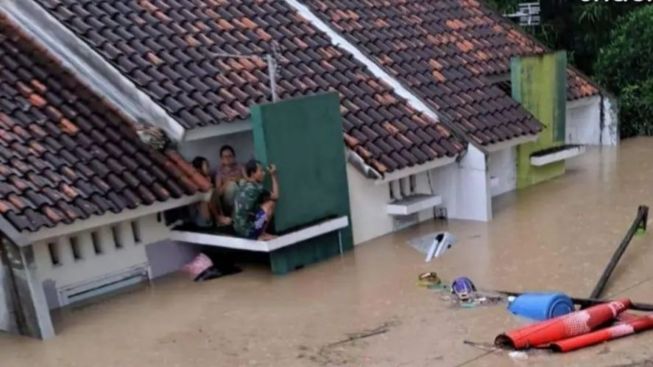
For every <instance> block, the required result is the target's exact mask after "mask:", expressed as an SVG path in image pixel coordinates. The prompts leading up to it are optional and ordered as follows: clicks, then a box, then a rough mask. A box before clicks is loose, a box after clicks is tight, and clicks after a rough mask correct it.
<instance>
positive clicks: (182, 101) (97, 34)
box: [37, 0, 465, 173]
mask: <svg viewBox="0 0 653 367" xmlns="http://www.w3.org/2000/svg"><path fill="white" fill-rule="evenodd" d="M37 2H38V3H39V4H41V5H42V6H43V7H44V8H45V9H47V10H48V11H49V12H50V13H51V14H52V15H54V16H55V17H56V18H57V19H58V20H59V21H61V22H62V23H63V24H65V25H66V26H67V27H68V28H69V29H70V30H72V31H73V32H74V33H75V34H76V35H77V36H79V37H80V38H81V39H83V40H84V41H85V42H86V43H87V44H89V45H90V46H92V47H93V48H94V49H95V50H97V51H98V52H99V53H100V54H101V55H102V56H103V57H104V58H105V59H106V60H108V61H109V62H110V63H112V64H113V65H114V66H115V67H116V68H117V69H118V70H120V71H121V72H122V73H123V74H124V75H126V76H127V77H128V78H130V79H131V80H132V81H133V82H134V84H135V85H137V86H138V87H139V88H141V89H142V90H143V91H145V92H146V93H147V94H148V95H149V96H150V97H151V98H152V99H153V100H154V101H156V102H157V103H158V104H160V105H161V106H163V107H164V108H165V109H167V111H168V113H169V114H171V115H172V116H174V117H175V119H177V120H178V121H179V122H180V123H181V124H182V125H184V126H185V127H186V128H187V129H193V128H196V127H201V126H207V125H212V124H218V123H230V122H235V121H239V120H243V119H247V118H248V117H249V106H251V105H252V104H257V103H261V102H266V101H269V100H270V95H271V91H270V89H269V84H270V83H269V80H268V69H267V64H266V62H265V60H264V56H265V55H266V54H267V53H270V52H271V48H272V45H273V44H274V43H275V42H276V43H277V44H278V45H279V49H280V58H279V60H278V61H279V64H280V68H279V75H278V78H277V84H278V92H279V95H280V97H281V98H291V97H295V96H301V95H310V94H314V93H318V92H323V91H332V90H335V91H338V92H339V93H340V96H341V100H342V103H341V111H342V114H343V117H344V119H343V130H344V138H345V142H346V144H347V146H348V147H349V148H350V149H352V150H353V151H355V152H356V153H357V154H358V155H359V156H361V157H362V158H363V159H364V160H365V162H366V163H367V164H368V165H370V166H372V167H373V168H374V169H376V170H378V171H379V172H381V173H385V172H391V171H394V170H398V169H402V168H405V167H409V166H414V165H419V164H423V163H426V162H428V161H431V160H434V159H437V158H441V157H445V156H449V157H451V156H455V155H456V154H458V153H460V152H461V151H463V150H464V148H465V144H464V143H462V142H461V141H459V140H458V139H456V138H455V137H454V136H453V135H452V134H451V132H450V131H449V129H448V128H446V127H445V126H443V125H442V124H439V123H437V122H435V121H433V120H431V119H429V118H427V117H426V116H423V115H422V114H420V113H418V112H417V111H416V110H414V109H413V108H411V107H410V106H409V105H408V104H407V103H406V102H405V101H404V100H403V99H401V98H400V97H399V96H397V95H396V94H395V93H394V92H393V91H392V90H391V88H390V87H389V86H387V85H386V84H385V83H383V82H382V81H380V80H379V79H377V78H375V77H374V76H373V75H372V74H371V73H370V72H369V71H368V70H367V69H366V68H365V67H364V65H363V64H361V63H360V62H358V61H357V60H355V59H354V58H353V57H352V56H351V55H350V54H348V53H346V52H345V51H343V50H342V49H340V48H337V47H335V46H333V45H331V42H330V40H329V39H328V37H327V36H326V35H325V34H324V33H322V32H320V31H319V30H317V29H316V28H315V27H313V26H312V25H311V24H310V23H309V22H307V21H306V20H305V19H303V18H302V17H300V16H299V15H298V14H297V13H296V12H295V11H294V10H293V9H292V8H291V7H289V6H288V5H287V4H286V3H285V2H284V1H276V0H258V1H252V0H234V1H216V0H203V1H190V0H148V1H136V0H117V1H91V0H37ZM226 55H234V56H236V55H259V56H261V57H225V56H226Z"/></svg>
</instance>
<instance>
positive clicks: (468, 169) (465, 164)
mask: <svg viewBox="0 0 653 367" xmlns="http://www.w3.org/2000/svg"><path fill="white" fill-rule="evenodd" d="M433 177H434V178H435V179H434V186H435V190H436V192H437V193H438V194H439V195H441V196H442V200H443V204H444V205H445V206H446V207H447V212H448V215H449V218H452V219H466V220H478V221H484V222H486V221H489V220H491V219H492V195H491V192H490V180H489V175H488V170H487V165H486V161H485V154H484V153H483V152H481V151H480V150H479V149H477V148H476V147H474V146H472V145H470V146H469V148H468V150H467V153H466V154H465V156H464V157H463V158H462V160H461V161H460V162H457V164H456V165H450V166H448V167H446V170H444V171H440V172H439V173H438V174H437V175H435V176H433Z"/></svg>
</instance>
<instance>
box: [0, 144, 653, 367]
mask: <svg viewBox="0 0 653 367" xmlns="http://www.w3.org/2000/svg"><path fill="white" fill-rule="evenodd" d="M640 204H649V205H651V204H653V139H646V138H638V139H631V140H627V141H624V142H623V143H622V145H621V147H619V148H603V149H593V150H590V151H589V152H588V153H587V154H585V155H584V156H582V157H579V158H577V159H574V160H572V161H569V164H568V172H567V174H566V175H565V176H563V177H561V178H558V179H555V180H553V181H550V182H547V183H544V184H540V185H537V186H535V187H532V188H529V189H526V190H522V191H519V192H516V193H511V194H508V195H504V196H502V197H499V198H497V199H495V202H494V216H495V218H494V220H493V221H492V222H490V223H480V222H468V221H455V220H450V221H448V222H442V221H433V222H427V223H423V224H421V225H419V226H417V227H414V228H410V229H408V230H406V231H403V232H400V233H396V234H392V235H388V236H385V237H382V238H379V239H376V240H373V241H370V242H368V243H365V244H363V245H360V246H357V248H356V249H355V251H352V252H350V253H347V254H345V256H343V257H340V258H335V259H332V260H330V261H327V262H324V263H321V264H317V265H314V266H310V267H308V268H306V269H303V270H300V271H296V272H294V273H292V274H290V275H287V276H282V277H277V276H273V275H271V274H270V273H269V272H268V271H267V270H266V269H264V268H262V267H257V266H246V267H245V271H244V272H243V273H241V274H237V275H234V276H230V277H226V278H221V279H217V280H213V281H209V282H206V283H202V284H196V283H192V282H190V281H189V280H188V279H187V278H186V277H184V276H183V275H173V276H170V277H167V278H164V279H162V280H157V281H155V282H154V283H153V284H152V285H151V286H149V287H147V288H143V289H139V290H135V291H132V292H129V293H127V294H122V295H119V296H116V297H113V298H111V299H108V300H106V301H102V302H99V303H95V304H92V305H88V306H85V307H81V308H76V309H72V310H65V311H63V312H61V314H59V315H57V317H56V320H55V327H56V329H57V332H58V336H57V337H56V338H54V339H52V340H49V341H46V342H41V341H38V340H33V339H29V338H23V337H16V336H10V335H0V366H2V367H14V366H16V367H23V366H25V367H27V366H30V367H31V366H39V367H49V366H52V367H54V366H56V367H65V366H80V367H89V366H90V367H95V366H138V367H150V366H151V367H164V366H180V367H194V366H198V367H200V366H201V367H208V366H307V367H311V366H463V365H464V366H523V365H528V366H592V367H600V366H653V362H651V361H653V348H651V347H650V346H651V345H653V331H651V332H649V333H643V334H640V335H636V336H631V337H627V338H624V339H621V340H617V341H612V342H609V343H606V344H602V345H599V346H596V347H592V348H588V349H585V350H581V351H578V352H574V353H569V354H565V355H559V354H549V353H548V352H544V351H538V352H531V353H529V354H527V355H526V356H525V357H526V358H528V359H527V360H522V359H516V358H512V357H510V356H509V355H508V354H506V353H504V352H491V351H490V352H488V351H485V350H482V349H479V348H477V347H472V346H469V345H466V344H464V343H463V341H465V340H469V341H473V342H478V343H491V342H492V341H493V339H494V337H495V336H496V335H498V334H500V333H501V332H503V331H505V330H507V329H510V328H513V327H516V326H519V325H522V324H524V321H523V320H520V319H518V318H516V317H514V316H511V315H510V314H508V312H507V311H506V310H505V305H495V306H482V307H476V308H464V309H463V308H456V307H453V306H452V305H451V304H450V303H449V302H447V301H446V300H444V299H443V294H441V293H438V292H436V291H433V290H427V289H425V288H420V287H418V286H417V285H416V279H417V275H418V274H419V273H421V272H424V271H436V272H438V274H439V275H440V276H441V277H442V278H444V279H452V278H454V277H456V276H460V275H466V276H469V277H470V278H472V279H473V280H474V282H475V283H476V285H477V286H478V287H479V288H485V289H505V290H511V291H526V290H555V291H562V292H566V293H568V294H570V295H573V296H577V297H586V296H588V295H589V294H590V292H591V291H592V289H593V287H594V284H595V283H596V281H597V280H598V278H599V276H600V274H601V272H602V270H603V268H604V267H605V265H606V263H607V261H608V259H609V258H610V256H611V254H612V252H613V251H614V249H615V248H616V247H617V246H618V244H619V243H620V241H621V239H622V238H623V236H624V234H625V232H626V230H627V228H628V227H629V226H630V224H631V222H632V221H633V219H634V217H635V214H636V210H637V206H638V205H640ZM438 230H447V231H450V232H453V233H454V234H455V235H456V236H457V237H458V241H459V242H458V243H457V244H456V246H455V247H454V248H452V249H451V250H450V251H448V252H446V253H445V254H444V255H443V256H442V257H440V258H438V259H435V260H434V261H433V262H431V263H429V264H426V263H424V261H423V257H424V255H423V254H421V253H419V252H417V251H415V250H414V249H413V248H412V247H411V246H410V245H408V243H407V242H408V241H409V240H410V239H411V238H415V237H417V236H420V235H425V234H428V233H431V232H434V231H438ZM651 264H653V232H649V233H647V234H644V235H638V236H636V237H635V238H634V240H633V241H632V243H631V245H630V247H629V248H628V250H627V252H626V254H625V255H624V257H623V259H622V260H621V262H620V263H619V266H618V267H617V269H616V270H615V272H614V275H613V277H612V278H611V280H610V283H609V285H608V288H607V289H606V297H617V296H628V297H631V298H632V299H633V300H636V301H639V302H649V303H653V282H652V280H653V266H651ZM522 357H524V356H522Z"/></svg>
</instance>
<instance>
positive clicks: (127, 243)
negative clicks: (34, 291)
mask: <svg viewBox="0 0 653 367" xmlns="http://www.w3.org/2000/svg"><path fill="white" fill-rule="evenodd" d="M131 222H132V221H127V222H120V223H117V224H115V227H116V229H117V230H116V232H117V234H118V238H119V243H120V247H119V246H117V245H116V242H115V241H114V237H113V232H112V227H114V226H105V227H99V228H94V229H91V230H87V231H82V232H78V233H75V234H72V235H67V236H61V237H58V238H54V239H50V240H44V241H40V242H38V243H35V244H34V246H33V248H34V261H35V263H36V266H37V273H38V278H39V280H40V281H41V282H42V283H43V284H44V287H45V288H46V295H48V303H49V305H50V307H51V308H54V307H57V306H59V304H58V300H57V294H56V292H57V290H58V289H61V288H63V287H69V286H73V285H79V284H82V283H86V282H89V281H94V280H97V279H100V278H103V277H106V276H107V275H114V274H117V273H120V272H121V271H123V270H125V269H129V268H132V267H134V266H147V264H148V260H147V256H146V253H145V246H146V245H148V244H150V243H154V242H159V241H161V240H164V239H166V238H168V235H169V230H168V228H167V227H166V226H165V225H164V223H163V222H159V221H158V217H157V215H156V214H153V215H149V216H146V217H141V218H138V219H137V220H135V223H137V224H136V226H137V233H138V237H139V238H138V239H139V241H136V239H135V237H134V235H133V231H132V226H131ZM92 233H95V234H96V238H97V244H98V246H99V248H100V250H101V252H100V253H97V252H96V250H95V247H94V245H93V237H92ZM71 238H76V239H77V243H78V246H77V248H78V249H79V254H80V255H81V258H79V259H75V258H74V256H73V250H72V245H71ZM50 243H52V246H53V248H54V251H55V253H56V257H57V258H58V260H59V263H58V264H54V263H53V261H52V257H51V255H50V251H49V246H48V244H50ZM53 292H55V293H54V294H53Z"/></svg>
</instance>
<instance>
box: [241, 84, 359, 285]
mask: <svg viewBox="0 0 653 367" xmlns="http://www.w3.org/2000/svg"><path fill="white" fill-rule="evenodd" d="M251 116H252V127H253V135H254V149H255V153H256V158H257V159H259V160H260V161H261V162H263V163H264V164H266V165H267V164H271V163H274V164H275V165H276V166H277V168H278V178H279V186H280V199H279V201H278V203H277V208H276V212H275V217H274V222H273V223H274V228H273V229H274V231H275V232H277V233H284V232H288V231H291V230H293V229H297V228H300V227H304V226H307V225H310V224H313V223H316V222H319V221H321V220H324V219H327V218H334V217H340V216H347V217H349V215H350V213H349V189H348V184H347V171H346V166H345V165H346V161H345V147H344V142H343V138H342V117H341V115H340V101H339V98H338V94H337V93H326V94H319V95H313V96H308V97H301V98H296V99H292V100H286V101H281V102H277V103H269V104H262V105H256V106H253V107H252V108H251ZM350 221H351V220H350ZM340 234H341V238H342V248H343V250H348V249H351V248H352V247H353V236H352V232H351V226H350V227H349V228H347V229H345V230H342V231H341V232H340ZM325 238H326V239H327V240H325ZM334 246H335V247H334ZM339 246H340V244H339V238H338V237H337V236H336V237H333V236H322V237H320V238H317V239H313V240H308V241H305V242H303V243H301V244H299V245H298V246H296V247H297V248H296V249H293V250H290V249H287V250H285V251H282V252H280V253H277V254H273V255H272V256H271V260H272V262H273V265H274V264H275V263H276V264H278V266H277V267H278V268H280V269H281V270H275V272H276V273H284V272H285V271H284V269H285V267H286V264H288V265H287V266H289V267H290V269H288V270H292V268H293V267H298V266H301V265H302V264H308V263H312V262H315V261H316V260H318V259H320V258H325V257H329V256H331V255H332V252H333V251H332V250H333V249H334V248H336V249H337V248H339ZM325 247H326V249H325V250H324V251H321V250H320V248H325ZM322 252H324V253H322ZM290 254H292V259H293V260H292V261H291V260H290V258H289V256H290ZM322 255H324V256H322ZM280 256H281V257H280Z"/></svg>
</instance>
